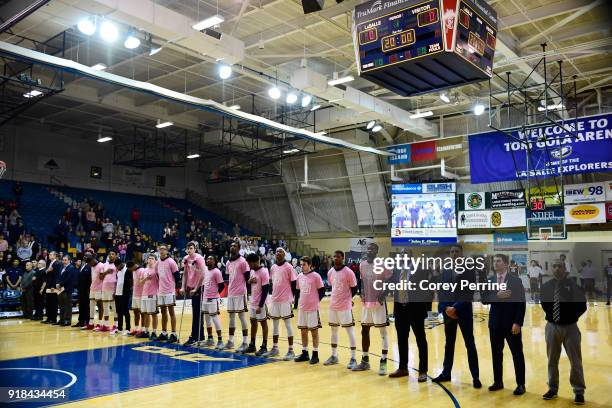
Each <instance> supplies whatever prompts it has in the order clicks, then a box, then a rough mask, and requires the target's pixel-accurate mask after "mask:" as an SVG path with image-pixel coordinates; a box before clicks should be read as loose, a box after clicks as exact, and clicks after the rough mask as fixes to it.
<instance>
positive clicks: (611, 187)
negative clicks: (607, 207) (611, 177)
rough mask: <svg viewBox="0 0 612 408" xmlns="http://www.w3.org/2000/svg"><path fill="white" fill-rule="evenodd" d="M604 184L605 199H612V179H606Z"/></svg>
mask: <svg viewBox="0 0 612 408" xmlns="http://www.w3.org/2000/svg"><path fill="white" fill-rule="evenodd" d="M604 184H605V188H606V201H612V181H606V182H605V183H604Z"/></svg>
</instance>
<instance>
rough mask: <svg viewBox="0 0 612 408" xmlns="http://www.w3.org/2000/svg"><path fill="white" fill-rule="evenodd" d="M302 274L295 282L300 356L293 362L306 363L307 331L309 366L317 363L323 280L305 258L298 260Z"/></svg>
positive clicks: (323, 288)
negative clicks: (309, 340) (309, 347)
mask: <svg viewBox="0 0 612 408" xmlns="http://www.w3.org/2000/svg"><path fill="white" fill-rule="evenodd" d="M300 265H301V267H302V273H301V274H299V275H298V277H297V280H296V287H297V294H296V296H297V297H298V299H299V306H298V329H300V331H301V334H302V354H300V355H299V356H298V357H296V358H295V362H296V363H299V362H302V361H308V360H309V358H308V331H309V330H310V333H312V358H310V364H317V363H318V362H319V329H320V328H321V319H320V318H319V303H320V302H321V299H323V296H325V286H324V285H323V279H321V275H319V274H318V273H317V272H315V271H313V270H311V268H312V262H311V261H310V258H308V257H307V256H303V257H302V259H300Z"/></svg>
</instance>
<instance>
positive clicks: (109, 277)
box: [102, 262, 117, 293]
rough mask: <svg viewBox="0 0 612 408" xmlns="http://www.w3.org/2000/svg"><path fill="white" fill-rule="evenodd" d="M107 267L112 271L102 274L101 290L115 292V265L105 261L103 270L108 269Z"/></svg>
mask: <svg viewBox="0 0 612 408" xmlns="http://www.w3.org/2000/svg"><path fill="white" fill-rule="evenodd" d="M109 269H110V270H111V271H112V272H111V273H107V274H106V275H104V280H103V281H102V291H104V292H113V293H115V289H116V288H117V268H116V267H115V264H113V263H110V262H106V263H105V264H104V272H106V271H108V270H109Z"/></svg>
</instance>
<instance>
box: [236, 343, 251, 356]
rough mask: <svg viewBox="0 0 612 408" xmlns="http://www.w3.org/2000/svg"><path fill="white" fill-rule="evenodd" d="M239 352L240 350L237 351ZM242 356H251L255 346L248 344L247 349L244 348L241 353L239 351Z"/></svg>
mask: <svg viewBox="0 0 612 408" xmlns="http://www.w3.org/2000/svg"><path fill="white" fill-rule="evenodd" d="M240 348H242V346H240ZM238 350H240V349H238ZM241 352H242V353H244V354H251V353H254V352H255V345H254V344H249V346H248V347H247V348H245V349H244V350H243V351H241Z"/></svg>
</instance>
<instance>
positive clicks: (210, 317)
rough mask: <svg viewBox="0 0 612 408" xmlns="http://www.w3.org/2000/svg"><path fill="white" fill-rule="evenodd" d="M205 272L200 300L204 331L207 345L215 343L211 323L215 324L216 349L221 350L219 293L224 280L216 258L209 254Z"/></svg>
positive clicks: (221, 290)
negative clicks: (204, 325)
mask: <svg viewBox="0 0 612 408" xmlns="http://www.w3.org/2000/svg"><path fill="white" fill-rule="evenodd" d="M206 265H207V266H208V268H206V272H205V274H204V286H203V288H202V291H203V300H202V313H203V314H204V322H205V323H206V332H207V334H208V340H207V341H206V344H205V345H206V346H207V347H212V346H214V345H215V343H214V340H213V336H212V325H213V324H214V325H215V331H216V332H217V346H216V349H217V350H223V348H224V345H223V337H222V336H221V321H220V320H219V313H220V312H219V297H220V293H221V292H223V289H224V288H225V282H223V275H222V274H221V271H220V270H219V268H217V258H215V257H214V256H213V255H210V256H209V257H208V258H207V259H206Z"/></svg>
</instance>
